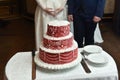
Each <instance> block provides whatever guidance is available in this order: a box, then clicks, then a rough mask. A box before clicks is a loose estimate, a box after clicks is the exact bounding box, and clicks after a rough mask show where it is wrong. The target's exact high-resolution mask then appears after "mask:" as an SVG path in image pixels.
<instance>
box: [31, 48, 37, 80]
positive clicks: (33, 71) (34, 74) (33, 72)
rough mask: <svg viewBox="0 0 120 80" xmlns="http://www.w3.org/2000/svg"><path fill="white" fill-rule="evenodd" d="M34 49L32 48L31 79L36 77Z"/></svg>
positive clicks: (33, 79)
mask: <svg viewBox="0 0 120 80" xmlns="http://www.w3.org/2000/svg"><path fill="white" fill-rule="evenodd" d="M34 57H35V50H32V80H35V78H36V64H35V62H34Z"/></svg>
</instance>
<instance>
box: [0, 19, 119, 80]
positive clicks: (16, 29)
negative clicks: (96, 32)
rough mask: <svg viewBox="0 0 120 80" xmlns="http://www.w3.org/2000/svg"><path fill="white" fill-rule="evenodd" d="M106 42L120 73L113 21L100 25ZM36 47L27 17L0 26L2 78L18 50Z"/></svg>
mask: <svg viewBox="0 0 120 80" xmlns="http://www.w3.org/2000/svg"><path fill="white" fill-rule="evenodd" d="M100 29H101V32H102V36H103V39H104V43H103V44H101V46H102V47H103V49H104V50H105V51H107V52H108V53H109V54H110V55H111V56H113V58H114V59H115V61H116V63H117V66H118V70H119V73H120V36H117V35H115V34H114V33H113V30H112V23H111V22H104V23H103V22H102V23H101V26H100ZM33 49H35V34H34V23H33V22H32V21H28V20H25V19H18V20H12V21H10V22H9V24H8V25H6V26H5V27H0V80H3V75H4V69H5V65H6V63H7V61H8V60H9V59H10V58H11V57H12V56H13V55H14V54H15V53H17V52H25V51H32V50H33Z"/></svg>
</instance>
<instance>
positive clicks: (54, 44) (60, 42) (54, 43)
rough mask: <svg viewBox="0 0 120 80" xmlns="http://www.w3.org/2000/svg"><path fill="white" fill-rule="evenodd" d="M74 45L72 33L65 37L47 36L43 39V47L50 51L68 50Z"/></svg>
mask: <svg viewBox="0 0 120 80" xmlns="http://www.w3.org/2000/svg"><path fill="white" fill-rule="evenodd" d="M72 45H73V34H72V33H71V32H70V33H69V35H67V36H65V37H59V38H56V37H52V36H49V35H47V34H45V35H44V37H43V46H44V47H46V48H50V49H66V48H69V47H71V46H72Z"/></svg>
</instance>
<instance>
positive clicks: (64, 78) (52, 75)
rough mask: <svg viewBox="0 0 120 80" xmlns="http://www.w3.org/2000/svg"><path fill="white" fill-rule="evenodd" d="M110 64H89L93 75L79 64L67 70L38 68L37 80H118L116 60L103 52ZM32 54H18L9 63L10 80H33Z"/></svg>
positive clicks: (8, 75)
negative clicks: (101, 65)
mask: <svg viewBox="0 0 120 80" xmlns="http://www.w3.org/2000/svg"><path fill="white" fill-rule="evenodd" d="M102 54H103V55H105V56H106V57H107V58H108V60H109V62H108V64H107V65H105V66H103V67H100V66H99V67H98V66H97V67H95V66H92V65H90V64H89V63H88V66H89V68H90V70H91V71H92V72H91V73H86V72H85V71H84V69H83V67H82V66H81V64H79V65H78V66H76V67H73V68H70V69H65V70H53V71H51V70H46V69H43V68H40V67H38V66H37V69H36V80H118V70H117V67H116V63H115V61H114V59H113V58H112V57H111V56H110V55H109V54H108V53H106V52H105V51H103V52H102ZM31 72H32V56H31V52H18V53H16V54H15V55H14V56H13V57H12V58H11V59H10V60H9V61H8V63H7V65H6V67H5V73H6V76H7V78H8V80H32V79H31V75H32V73H31Z"/></svg>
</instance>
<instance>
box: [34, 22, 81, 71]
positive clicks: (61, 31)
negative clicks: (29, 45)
mask: <svg viewBox="0 0 120 80" xmlns="http://www.w3.org/2000/svg"><path fill="white" fill-rule="evenodd" d="M80 61H81V56H80V55H79V54H78V44H77V42H76V41H75V40H74V37H73V34H72V33H71V32H70V23H69V22H68V21H64V20H55V21H50V22H49V23H48V25H47V32H46V33H45V34H44V36H43V40H42V43H41V45H40V48H39V52H38V53H37V55H36V56H35V62H36V64H37V65H38V66H40V67H43V68H47V69H65V68H70V67H73V66H75V65H77V64H78V63H80Z"/></svg>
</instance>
